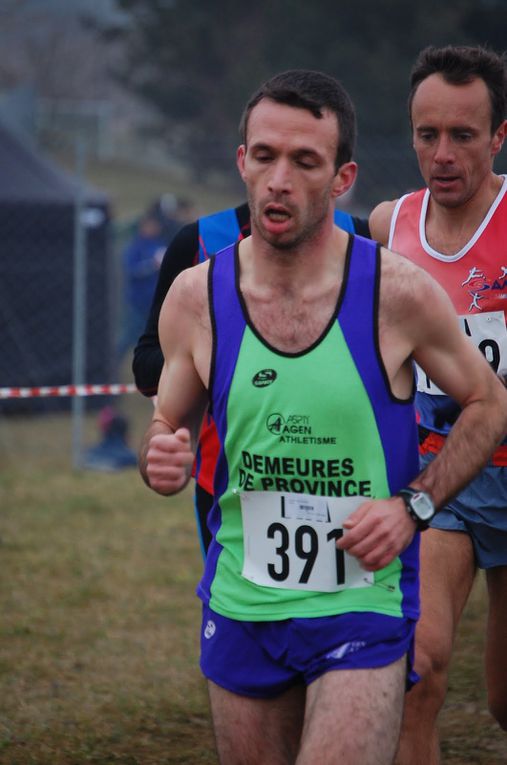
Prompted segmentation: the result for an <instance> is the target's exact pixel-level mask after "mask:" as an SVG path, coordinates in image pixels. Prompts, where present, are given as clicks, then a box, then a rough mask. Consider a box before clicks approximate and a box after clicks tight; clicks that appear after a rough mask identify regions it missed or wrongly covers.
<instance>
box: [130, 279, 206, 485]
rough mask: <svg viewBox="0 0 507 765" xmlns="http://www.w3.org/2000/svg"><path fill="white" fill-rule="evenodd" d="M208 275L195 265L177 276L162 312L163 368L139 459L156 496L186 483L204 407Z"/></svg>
mask: <svg viewBox="0 0 507 765" xmlns="http://www.w3.org/2000/svg"><path fill="white" fill-rule="evenodd" d="M206 273H207V267H204V266H203V267H201V266H197V267H196V268H195V269H194V268H192V269H189V270H187V271H185V272H183V273H182V274H180V276H179V277H178V278H177V279H176V280H175V282H174V284H173V286H172V287H171V289H170V291H169V293H168V295H167V297H166V299H165V301H164V304H163V306H162V310H161V313H160V320H159V336H160V344H161V348H162V351H163V353H164V366H163V369H162V374H161V376H160V382H159V387H158V397H157V405H156V408H155V411H154V414H153V419H152V423H151V425H150V427H149V428H148V430H147V432H146V434H145V436H144V439H143V442H142V444H141V450H140V459H139V464H140V470H141V475H142V476H143V478H144V480H145V482H146V483H147V484H148V486H150V487H151V488H152V489H154V490H155V491H157V492H158V493H160V494H174V493H176V492H178V491H180V490H181V489H183V488H184V487H185V486H186V484H187V483H188V480H189V478H190V475H191V468H192V463H193V460H194V453H195V446H196V442H197V436H198V432H199V427H200V424H201V421H202V417H203V414H204V411H205V409H206V406H207V390H206V386H207V384H208V372H209V359H210V353H211V328H210V325H209V316H208V307H207V297H206Z"/></svg>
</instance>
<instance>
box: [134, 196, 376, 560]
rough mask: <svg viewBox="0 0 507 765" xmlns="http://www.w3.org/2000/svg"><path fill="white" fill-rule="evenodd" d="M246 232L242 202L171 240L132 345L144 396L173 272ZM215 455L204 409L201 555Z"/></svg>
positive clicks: (158, 367)
mask: <svg viewBox="0 0 507 765" xmlns="http://www.w3.org/2000/svg"><path fill="white" fill-rule="evenodd" d="M334 221H335V224H336V225H337V226H339V227H340V228H342V229H343V230H344V231H350V232H351V233H356V234H361V235H362V236H367V237H369V228H368V221H367V220H365V219H362V218H357V217H355V216H352V215H350V214H349V213H346V212H344V211H343V210H335V211H334ZM247 236H250V210H249V209H248V204H247V203H246V202H245V203H244V204H242V205H239V206H238V207H234V208H231V209H227V210H220V211H219V212H216V213H212V214H211V215H205V216H204V217H202V218H199V219H198V220H197V221H194V222H193V223H189V224H188V225H186V226H184V227H183V228H182V229H180V231H179V232H178V233H177V234H176V236H175V237H174V239H173V240H172V242H171V244H170V245H169V247H168V249H167V251H166V253H165V255H164V259H163V261H162V265H161V267H160V272H159V277H158V282H157V287H156V289H155V294H154V296H153V301H152V304H151V308H150V313H149V316H148V319H147V323H146V327H145V330H144V333H143V334H142V335H141V337H140V338H139V340H138V342H137V345H136V347H135V349H134V359H133V364H132V370H133V372H134V379H135V381H136V385H137V387H138V389H139V390H140V392H141V393H143V395H145V396H150V397H151V396H155V395H156V393H157V388H158V381H159V378H160V373H161V371H162V366H163V363H164V356H163V354H162V350H161V348H160V342H159V338H158V320H159V315H160V309H161V307H162V303H163V302H164V298H165V296H166V295H167V292H168V290H169V288H170V286H171V284H172V283H173V281H174V279H175V278H176V276H177V275H178V274H179V273H181V271H183V270H184V269H185V268H190V267H191V266H193V265H196V264H197V263H203V262H204V261H206V260H208V258H209V257H210V256H211V255H212V254H213V253H215V252H218V251H219V250H222V249H224V248H225V247H227V245H229V244H231V243H232V242H236V241H240V240H241V239H244V238H245V237H247ZM217 454H218V440H217V436H216V430H215V425H214V423H213V420H212V418H211V417H210V415H209V414H207V415H206V416H205V418H204V421H203V426H202V429H201V434H200V437H199V445H198V448H197V453H196V460H195V464H194V478H195V496H194V502H195V511H196V519H197V530H198V533H199V540H200V543H201V549H202V552H203V554H205V553H206V550H207V549H208V545H209V543H210V541H211V535H210V532H209V529H208V526H207V523H206V520H207V517H208V513H209V511H210V510H211V506H212V504H213V475H214V472H215V464H216V458H217Z"/></svg>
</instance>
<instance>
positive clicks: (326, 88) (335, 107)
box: [239, 69, 356, 170]
mask: <svg viewBox="0 0 507 765" xmlns="http://www.w3.org/2000/svg"><path fill="white" fill-rule="evenodd" d="M264 98H267V99H270V100H271V101H275V102H276V103H278V104H286V105H287V106H294V107H296V108H299V109H307V110H308V111H310V112H311V113H312V114H313V116H314V117H316V118H317V119H321V118H322V116H323V112H324V110H326V109H327V110H329V111H330V112H333V114H335V115H336V119H337V121H338V145H337V149H336V160H335V166H336V169H337V170H338V168H339V167H340V166H341V165H343V164H344V163H345V162H350V161H351V159H352V155H353V152H354V148H355V143H356V114H355V109H354V105H353V103H352V100H351V98H350V96H349V94H348V93H347V91H346V90H345V88H344V87H343V85H342V84H341V82H340V81H339V80H337V79H335V78H334V77H331V76H330V75H328V74H324V73H323V72H316V71H313V70H311V69H290V70H289V71H287V72H282V73H281V74H277V75H275V76H274V77H272V78H271V79H269V80H267V81H266V82H265V83H263V84H262V85H261V86H260V88H258V90H256V91H255V93H254V94H253V95H252V97H251V98H250V100H249V101H248V103H247V105H246V106H245V109H244V111H243V114H242V117H241V121H240V125H239V130H240V134H241V140H242V142H243V143H244V144H245V146H246V143H247V130H248V119H249V117H250V113H251V111H252V109H253V108H254V107H255V106H257V104H258V103H259V102H260V101H262V100H263V99H264Z"/></svg>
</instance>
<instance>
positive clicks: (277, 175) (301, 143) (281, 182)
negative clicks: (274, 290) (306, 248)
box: [237, 99, 355, 250]
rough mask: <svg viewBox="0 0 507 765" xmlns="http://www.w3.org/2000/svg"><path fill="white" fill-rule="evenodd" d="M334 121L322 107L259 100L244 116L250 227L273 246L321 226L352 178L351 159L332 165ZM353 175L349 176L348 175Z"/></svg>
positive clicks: (241, 162)
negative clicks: (312, 108)
mask: <svg viewBox="0 0 507 765" xmlns="http://www.w3.org/2000/svg"><path fill="white" fill-rule="evenodd" d="M337 142H338V123H337V118H336V116H335V114H333V113H332V112H329V111H324V113H323V116H322V118H320V119H318V118H316V117H314V116H313V114H312V113H311V112H309V111H307V110H306V109H300V108H296V107H292V106H287V105H285V104H278V103H276V102H274V101H271V100H269V99H263V100H262V101H260V103H258V104H257V106H255V107H254V108H253V109H252V111H251V113H250V117H249V120H248V128H247V145H246V146H240V147H239V149H238V158H237V161H238V169H239V171H240V175H241V177H242V179H243V181H244V182H245V184H246V187H247V192H248V202H249V205H250V216H251V221H252V228H254V229H255V230H257V231H258V233H259V234H260V235H261V237H262V238H263V239H264V240H265V241H266V242H268V243H269V244H270V245H271V246H273V247H274V248H276V249H283V250H286V249H290V248H293V247H296V246H297V245H298V244H300V243H302V242H304V241H307V240H309V239H311V238H313V236H314V235H315V234H316V233H317V232H318V231H319V230H320V228H321V226H322V223H323V221H324V220H325V219H326V218H327V216H329V215H330V211H331V210H332V209H333V208H334V199H335V197H337V196H339V195H340V194H343V193H344V192H345V191H346V190H347V189H348V188H349V187H350V186H351V185H352V182H353V178H354V177H355V164H354V163H352V162H349V163H346V165H343V166H342V167H341V168H340V169H339V170H338V172H336V170H335V157H336V148H337ZM350 176H352V178H350Z"/></svg>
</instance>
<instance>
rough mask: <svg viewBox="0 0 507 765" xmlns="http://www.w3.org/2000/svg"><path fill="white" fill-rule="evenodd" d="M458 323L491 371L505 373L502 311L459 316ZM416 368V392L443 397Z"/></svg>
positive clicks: (506, 340)
mask: <svg viewBox="0 0 507 765" xmlns="http://www.w3.org/2000/svg"><path fill="white" fill-rule="evenodd" d="M459 321H460V324H461V328H462V329H463V331H464V333H465V334H466V335H468V337H469V338H470V340H471V341H472V342H473V344H474V345H475V346H476V347H477V348H478V349H479V350H480V351H481V352H482V353H483V354H484V356H485V357H486V360H487V361H488V362H489V364H490V365H491V367H492V369H493V371H494V372H496V373H498V372H502V371H504V372H505V371H507V329H506V327H505V316H504V313H503V311H490V312H489V313H474V314H471V315H470V316H460V317H459ZM416 368H417V390H418V391H420V392H421V393H429V394H430V395H432V396H443V395H444V393H443V391H442V390H440V388H439V387H438V386H437V385H435V383H434V382H433V381H432V380H430V378H429V377H428V375H427V374H426V372H424V370H423V369H421V368H420V367H419V366H418V365H417V364H416Z"/></svg>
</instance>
